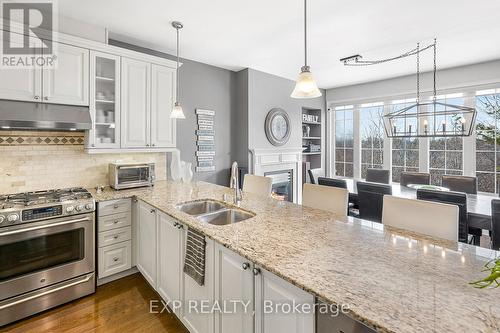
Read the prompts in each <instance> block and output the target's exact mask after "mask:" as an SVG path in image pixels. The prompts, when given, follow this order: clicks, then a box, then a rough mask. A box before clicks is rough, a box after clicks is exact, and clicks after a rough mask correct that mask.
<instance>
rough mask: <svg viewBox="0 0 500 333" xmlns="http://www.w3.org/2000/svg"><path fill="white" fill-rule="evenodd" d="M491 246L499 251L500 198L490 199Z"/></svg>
mask: <svg viewBox="0 0 500 333" xmlns="http://www.w3.org/2000/svg"><path fill="white" fill-rule="evenodd" d="M490 237H491V248H492V249H495V250H497V251H500V199H493V200H491V233H490Z"/></svg>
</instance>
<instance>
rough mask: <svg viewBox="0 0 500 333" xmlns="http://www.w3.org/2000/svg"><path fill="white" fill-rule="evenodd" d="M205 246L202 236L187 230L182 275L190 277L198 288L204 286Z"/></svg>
mask: <svg viewBox="0 0 500 333" xmlns="http://www.w3.org/2000/svg"><path fill="white" fill-rule="evenodd" d="M205 245H206V241H205V236H203V234H201V233H199V232H197V231H195V230H192V229H188V232H187V241H186V258H185V259H184V273H186V274H187V275H189V276H190V277H192V278H193V280H195V281H196V283H198V284H199V285H200V286H203V285H204V284H205Z"/></svg>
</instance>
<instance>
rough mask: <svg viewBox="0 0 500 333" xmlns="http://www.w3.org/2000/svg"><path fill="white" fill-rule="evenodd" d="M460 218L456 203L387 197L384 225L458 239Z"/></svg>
mask: <svg viewBox="0 0 500 333" xmlns="http://www.w3.org/2000/svg"><path fill="white" fill-rule="evenodd" d="M458 219H459V209H458V207H457V206H456V205H450V204H445V203H441V202H433V201H424V200H417V199H406V198H399V197H394V196H392V195H386V196H384V211H383V214H382V223H383V224H384V225H388V226H392V227H396V228H399V229H404V230H409V231H413V232H417V233H420V234H424V235H428V236H432V237H437V238H441V239H447V240H450V241H453V242H457V241H458Z"/></svg>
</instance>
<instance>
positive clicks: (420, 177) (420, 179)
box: [400, 171, 431, 186]
mask: <svg viewBox="0 0 500 333" xmlns="http://www.w3.org/2000/svg"><path fill="white" fill-rule="evenodd" d="M430 182H431V175H430V174H428V173H422V172H407V171H403V172H401V181H400V184H401V186H408V184H421V185H429V184H430Z"/></svg>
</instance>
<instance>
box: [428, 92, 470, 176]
mask: <svg viewBox="0 0 500 333" xmlns="http://www.w3.org/2000/svg"><path fill="white" fill-rule="evenodd" d="M438 100H439V101H440V102H443V103H447V104H453V105H464V104H465V99H464V97H463V94H450V95H445V96H438ZM436 110H437V111H444V110H446V109H445V107H444V106H438V108H436ZM455 123H456V122H455V121H454V120H453V116H449V115H448V116H444V115H441V116H436V117H435V119H433V118H430V119H429V126H435V128H436V129H439V128H442V127H443V126H446V128H450V127H452V126H454V125H453V124H455ZM429 173H430V174H431V184H433V185H441V176H442V175H462V174H463V139H462V138H461V137H456V138H454V137H448V138H446V137H442V138H431V139H430V141H429Z"/></svg>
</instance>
